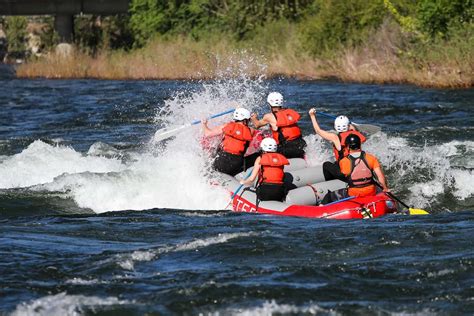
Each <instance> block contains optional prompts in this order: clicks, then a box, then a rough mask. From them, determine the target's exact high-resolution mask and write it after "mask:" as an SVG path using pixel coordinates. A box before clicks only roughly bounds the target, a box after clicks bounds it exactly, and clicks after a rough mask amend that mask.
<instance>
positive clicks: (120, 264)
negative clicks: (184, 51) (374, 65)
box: [0, 77, 474, 315]
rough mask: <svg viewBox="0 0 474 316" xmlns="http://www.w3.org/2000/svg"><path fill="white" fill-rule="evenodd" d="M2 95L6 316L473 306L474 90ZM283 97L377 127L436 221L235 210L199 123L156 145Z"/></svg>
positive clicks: (37, 86) (76, 90)
mask: <svg viewBox="0 0 474 316" xmlns="http://www.w3.org/2000/svg"><path fill="white" fill-rule="evenodd" d="M2 78H3V77H2ZM0 85H1V89H0V106H1V109H0V111H1V112H0V314H5V315H10V314H13V315H77V314H103V315H129V314H130V315H143V314H146V313H149V314H165V315H166V314H179V315H181V314H189V315H196V314H199V313H202V314H204V315H207V314H211V315H230V314H231V315H271V314H294V315H300V314H308V315H312V314H318V315H333V314H334V315H339V314H343V315H352V314H358V315H392V314H394V315H415V314H416V315H433V314H439V315H471V314H473V313H474V267H473V265H474V248H473V244H474V223H473V220H474V216H473V215H472V214H473V213H472V211H473V210H474V184H473V172H474V171H473V170H474V158H473V156H474V155H473V154H474V141H473V140H472V139H473V136H474V127H473V122H474V119H473V117H474V107H473V105H472V101H473V100H474V98H473V97H474V92H473V90H435V89H421V88H416V87H412V86H394V85H390V86H378V85H359V84H341V83H334V82H304V81H252V80H249V79H245V78H244V79H236V80H233V81H229V82H226V81H218V82H194V83H193V82H177V81H146V82H141V81H96V80H71V81H48V80H16V79H11V78H10V79H9V78H4V79H0ZM271 90H279V91H281V92H282V93H283V94H284V95H285V97H286V99H287V100H288V105H290V106H292V107H295V108H296V109H298V110H299V111H300V112H301V113H307V111H308V110H309V108H311V107H312V106H315V105H316V106H317V108H318V110H320V111H323V112H327V113H332V114H343V113H344V114H346V115H348V116H350V117H351V118H352V119H353V120H354V121H355V122H358V123H370V124H377V125H380V126H381V127H382V130H383V133H380V134H377V135H374V136H372V137H371V138H370V139H369V141H368V143H367V147H366V148H367V150H368V151H370V152H372V153H374V154H375V155H376V156H378V157H379V158H380V161H381V163H382V164H383V166H384V169H385V170H386V173H387V177H388V180H389V183H390V185H391V187H392V190H393V191H394V192H396V193H397V194H399V195H400V197H402V198H403V199H404V200H406V201H407V202H408V203H410V204H412V205H414V206H416V207H420V208H424V209H426V210H428V211H430V212H431V213H432V215H430V216H424V217H414V216H411V217H408V216H402V215H392V216H387V217H384V218H379V219H375V220H367V221H330V220H308V219H303V218H283V217H276V216H263V215H254V214H235V213H231V212H227V211H222V210H221V209H222V208H223V207H224V205H225V204H226V202H227V199H228V196H227V195H226V194H224V193H223V192H220V191H219V190H218V189H217V188H215V187H212V186H211V185H209V181H208V180H206V178H205V174H206V173H205V171H203V170H202V169H203V168H204V166H205V165H206V164H205V159H206V158H205V156H204V155H203V154H202V153H201V152H200V150H199V148H198V146H197V145H196V144H197V143H198V142H196V136H197V135H198V134H199V128H194V129H190V130H189V131H188V132H186V133H184V135H182V136H179V137H177V138H176V139H172V140H170V141H168V142H165V143H164V144H163V143H159V144H156V143H153V141H152V139H153V135H154V133H155V131H156V130H157V129H159V128H160V127H162V125H163V124H167V123H168V122H175V124H177V125H179V124H184V123H188V122H190V121H192V120H193V119H198V118H200V117H204V116H205V115H209V114H213V113H217V112H220V111H223V110H226V109H227V108H228V107H229V106H228V104H229V101H230V100H238V101H239V102H240V103H241V104H243V105H245V106H247V107H249V108H253V110H256V111H259V112H260V113H264V112H265V111H266V107H265V106H264V98H265V96H266V93H268V91H271ZM164 114H166V116H163V115H164ZM320 121H321V125H322V126H323V127H325V128H330V126H331V121H330V120H327V119H324V118H320ZM301 125H302V127H303V131H304V134H305V135H307V137H306V140H307V142H308V143H309V144H310V150H309V151H308V159H309V161H310V162H311V163H313V164H317V163H320V162H322V161H324V160H326V159H328V158H329V157H330V148H329V147H328V146H327V145H326V144H325V143H324V142H322V141H321V140H320V139H319V138H318V137H316V136H314V135H313V136H311V134H313V133H312V128H311V126H310V121H309V119H308V116H307V115H306V114H304V115H303V119H302V123H301Z"/></svg>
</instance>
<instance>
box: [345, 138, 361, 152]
mask: <svg viewBox="0 0 474 316" xmlns="http://www.w3.org/2000/svg"><path fill="white" fill-rule="evenodd" d="M346 146H347V147H349V149H354V150H357V149H360V137H359V136H357V135H355V134H349V136H347V137H346Z"/></svg>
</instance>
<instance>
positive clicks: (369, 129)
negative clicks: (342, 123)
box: [352, 123, 382, 135]
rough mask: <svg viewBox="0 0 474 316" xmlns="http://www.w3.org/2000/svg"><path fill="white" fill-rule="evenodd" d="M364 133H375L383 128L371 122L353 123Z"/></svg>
mask: <svg viewBox="0 0 474 316" xmlns="http://www.w3.org/2000/svg"><path fill="white" fill-rule="evenodd" d="M352 124H354V126H355V127H356V128H357V129H358V130H359V132H361V133H362V134H367V135H373V134H376V133H378V132H380V131H381V130H382V128H381V127H380V126H376V125H371V124H356V123H352Z"/></svg>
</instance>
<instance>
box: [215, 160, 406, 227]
mask: <svg viewBox="0 0 474 316" xmlns="http://www.w3.org/2000/svg"><path fill="white" fill-rule="evenodd" d="M246 173H247V172H245V173H241V174H238V175H237V176H235V177H232V176H229V175H224V174H221V175H220V177H221V179H222V181H221V184H222V185H223V186H224V187H225V188H226V189H227V190H228V191H229V194H230V195H231V196H232V195H233V194H234V192H235V191H236V190H237V189H238V188H239V187H240V183H239V180H240V179H242V177H244V175H245V174H246ZM284 181H285V185H286V187H287V188H288V189H289V191H288V194H287V196H286V200H285V201H284V202H279V201H257V195H256V193H255V188H254V187H253V186H247V187H244V188H242V189H240V190H239V191H238V193H237V194H236V195H235V196H234V198H233V199H232V201H231V205H232V210H233V211H235V212H245V213H262V214H272V215H280V216H300V217H310V218H329V219H368V218H375V217H380V216H384V215H387V214H390V213H396V212H397V205H396V203H395V201H393V200H392V199H390V198H389V197H387V196H386V195H385V194H384V193H378V194H377V195H375V196H370V197H361V198H360V197H356V198H352V197H351V198H349V199H348V200H345V201H339V202H335V203H330V204H327V205H318V204H319V202H320V201H321V200H322V199H323V197H324V195H326V193H327V192H328V191H329V190H331V191H334V190H338V189H342V188H345V187H346V183H345V182H343V181H340V180H331V181H325V180H324V175H323V171H322V166H315V167H309V166H307V164H306V162H305V160H303V159H290V165H288V166H285V178H284Z"/></svg>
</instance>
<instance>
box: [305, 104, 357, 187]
mask: <svg viewBox="0 0 474 316" xmlns="http://www.w3.org/2000/svg"><path fill="white" fill-rule="evenodd" d="M309 116H310V118H311V122H312V123H313V128H314V131H315V132H316V134H318V135H319V136H321V137H322V138H324V139H325V140H327V141H330V142H331V143H332V148H333V153H334V157H335V158H336V161H335V162H330V161H326V162H325V163H324V164H323V172H324V179H325V180H326V181H328V180H334V179H339V180H344V179H345V176H344V175H343V174H342V173H341V170H340V169H339V161H340V160H341V159H342V158H344V157H347V155H348V154H349V149H348V148H347V147H346V146H345V145H344V144H345V142H346V138H347V137H348V136H349V135H357V136H358V137H359V138H360V140H361V142H362V143H365V141H366V138H365V136H364V135H362V134H361V133H360V132H359V131H357V130H356V129H355V127H354V126H353V125H352V124H350V121H349V119H348V118H347V116H344V115H340V116H338V117H337V118H336V119H335V120H334V129H335V130H336V132H337V134H335V133H331V132H328V131H325V130H323V129H322V128H321V127H319V124H318V121H317V120H316V109H314V108H312V109H311V110H309Z"/></svg>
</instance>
